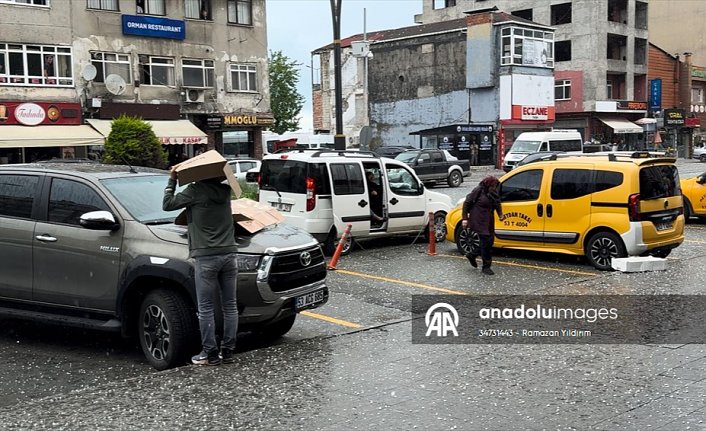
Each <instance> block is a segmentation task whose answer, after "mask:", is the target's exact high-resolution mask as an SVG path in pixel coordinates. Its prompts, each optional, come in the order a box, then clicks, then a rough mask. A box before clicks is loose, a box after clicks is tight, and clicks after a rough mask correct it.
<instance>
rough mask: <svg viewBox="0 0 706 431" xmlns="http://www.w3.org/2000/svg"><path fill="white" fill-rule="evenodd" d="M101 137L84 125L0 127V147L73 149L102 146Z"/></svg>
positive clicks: (102, 140)
mask: <svg viewBox="0 0 706 431" xmlns="http://www.w3.org/2000/svg"><path fill="white" fill-rule="evenodd" d="M104 140H105V139H104V138H103V135H101V134H100V133H98V132H96V131H95V130H93V128H92V127H91V126H86V125H76V126H68V125H57V126H19V125H10V126H0V147H2V148H22V147H75V146H85V145H103V143H104Z"/></svg>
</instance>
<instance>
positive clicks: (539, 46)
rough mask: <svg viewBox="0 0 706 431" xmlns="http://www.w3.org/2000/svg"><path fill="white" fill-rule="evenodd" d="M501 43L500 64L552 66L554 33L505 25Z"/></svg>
mask: <svg viewBox="0 0 706 431" xmlns="http://www.w3.org/2000/svg"><path fill="white" fill-rule="evenodd" d="M501 43H502V49H501V53H500V64H501V65H513V64H515V65H520V66H535V67H549V68H553V67H554V33H551V32H546V31H541V30H533V29H529V28H520V27H506V28H504V29H502V42H501Z"/></svg>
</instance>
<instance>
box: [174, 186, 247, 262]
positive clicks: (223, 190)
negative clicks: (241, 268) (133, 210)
mask: <svg viewBox="0 0 706 431" xmlns="http://www.w3.org/2000/svg"><path fill="white" fill-rule="evenodd" d="M175 189H176V180H174V179H172V178H170V179H169V182H168V183H167V188H166V189H164V200H163V201H162V208H163V209H164V210H165V211H174V210H178V209H181V208H186V219H187V222H188V233H189V256H190V257H197V256H212V255H217V254H228V253H235V252H237V251H238V248H237V246H236V243H235V229H234V228H233V215H232V213H231V209H230V187H229V186H227V185H225V184H222V183H221V181H220V179H210V180H202V181H196V182H194V183H191V184H189V185H188V186H187V187H186V189H184V190H183V191H182V192H180V193H177V194H176V195H175V194H174V190H175Z"/></svg>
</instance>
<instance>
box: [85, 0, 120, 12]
mask: <svg viewBox="0 0 706 431" xmlns="http://www.w3.org/2000/svg"><path fill="white" fill-rule="evenodd" d="M88 8H89V9H100V10H114V11H119V10H120V9H119V8H118V0H88Z"/></svg>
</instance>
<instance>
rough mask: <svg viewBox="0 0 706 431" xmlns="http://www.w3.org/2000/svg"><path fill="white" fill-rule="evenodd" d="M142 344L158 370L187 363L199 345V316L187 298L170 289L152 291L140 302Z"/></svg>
mask: <svg viewBox="0 0 706 431" xmlns="http://www.w3.org/2000/svg"><path fill="white" fill-rule="evenodd" d="M139 318H140V322H139V325H138V331H139V337H140V346H141V347H142V351H143V352H144V354H145V357H146V358H147V361H148V362H149V363H150V364H151V365H152V366H153V367H155V368H156V369H158V370H160V371H161V370H166V369H167V368H173V367H176V366H178V365H182V364H184V363H185V362H186V361H187V359H188V357H189V354H190V353H193V350H194V349H195V348H197V346H198V345H199V343H198V340H199V337H198V331H197V330H196V328H197V327H198V326H197V325H198V324H197V322H196V315H195V313H194V312H193V310H192V309H191V307H190V306H189V304H188V303H187V301H186V300H185V299H184V297H183V296H182V295H180V294H178V293H176V292H173V291H171V290H168V289H156V290H153V291H152V292H150V293H149V294H148V295H147V296H146V297H145V299H144V300H143V301H142V304H141V305H140V314H139Z"/></svg>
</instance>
